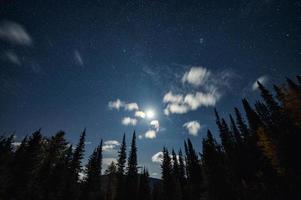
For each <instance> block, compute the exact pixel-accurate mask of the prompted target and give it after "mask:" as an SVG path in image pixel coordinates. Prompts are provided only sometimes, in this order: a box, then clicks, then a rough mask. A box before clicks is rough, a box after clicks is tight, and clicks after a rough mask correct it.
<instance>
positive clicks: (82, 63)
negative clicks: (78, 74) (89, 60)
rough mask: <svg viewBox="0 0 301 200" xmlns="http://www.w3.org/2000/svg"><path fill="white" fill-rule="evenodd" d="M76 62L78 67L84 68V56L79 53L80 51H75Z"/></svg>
mask: <svg viewBox="0 0 301 200" xmlns="http://www.w3.org/2000/svg"><path fill="white" fill-rule="evenodd" d="M74 61H75V63H76V64H77V65H79V66H84V61H83V58H82V55H81V54H80V53H79V51H78V50H75V51H74Z"/></svg>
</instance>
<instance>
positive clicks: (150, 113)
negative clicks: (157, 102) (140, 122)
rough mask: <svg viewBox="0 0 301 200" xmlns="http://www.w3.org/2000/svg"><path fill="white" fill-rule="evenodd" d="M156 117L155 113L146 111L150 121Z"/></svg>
mask: <svg viewBox="0 0 301 200" xmlns="http://www.w3.org/2000/svg"><path fill="white" fill-rule="evenodd" d="M154 116H155V112H154V111H153V110H147V111H146V117H147V118H149V119H152V118H154Z"/></svg>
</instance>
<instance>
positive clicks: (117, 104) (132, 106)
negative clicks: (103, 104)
mask: <svg viewBox="0 0 301 200" xmlns="http://www.w3.org/2000/svg"><path fill="white" fill-rule="evenodd" d="M108 106H109V108H110V109H116V110H119V109H120V108H124V110H128V111H133V110H139V106H138V104H137V103H134V102H133V103H125V102H123V101H121V100H120V99H116V101H109V103H108Z"/></svg>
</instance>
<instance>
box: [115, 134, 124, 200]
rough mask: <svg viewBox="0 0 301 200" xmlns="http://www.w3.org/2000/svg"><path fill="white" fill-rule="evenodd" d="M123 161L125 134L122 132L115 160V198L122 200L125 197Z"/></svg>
mask: <svg viewBox="0 0 301 200" xmlns="http://www.w3.org/2000/svg"><path fill="white" fill-rule="evenodd" d="M125 163H126V141H125V134H123V138H122V143H121V146H120V149H119V151H118V160H117V188H116V197H115V198H116V200H122V199H124V198H125V178H124V175H125Z"/></svg>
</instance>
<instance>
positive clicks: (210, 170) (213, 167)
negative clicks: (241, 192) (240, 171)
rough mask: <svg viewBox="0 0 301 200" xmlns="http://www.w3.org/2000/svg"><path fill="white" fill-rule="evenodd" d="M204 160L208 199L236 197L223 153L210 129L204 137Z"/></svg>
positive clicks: (216, 199)
mask: <svg viewBox="0 0 301 200" xmlns="http://www.w3.org/2000/svg"><path fill="white" fill-rule="evenodd" d="M202 161H203V166H204V171H205V175H206V182H207V184H206V185H207V193H208V194H207V199H209V200H218V199H235V196H234V192H233V190H232V188H231V184H230V179H229V172H228V171H227V169H226V168H225V164H224V159H223V153H222V152H221V151H220V148H218V146H217V142H216V141H215V140H214V138H213V136H212V133H211V132H210V130H208V131H207V138H204V139H203V153H202Z"/></svg>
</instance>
